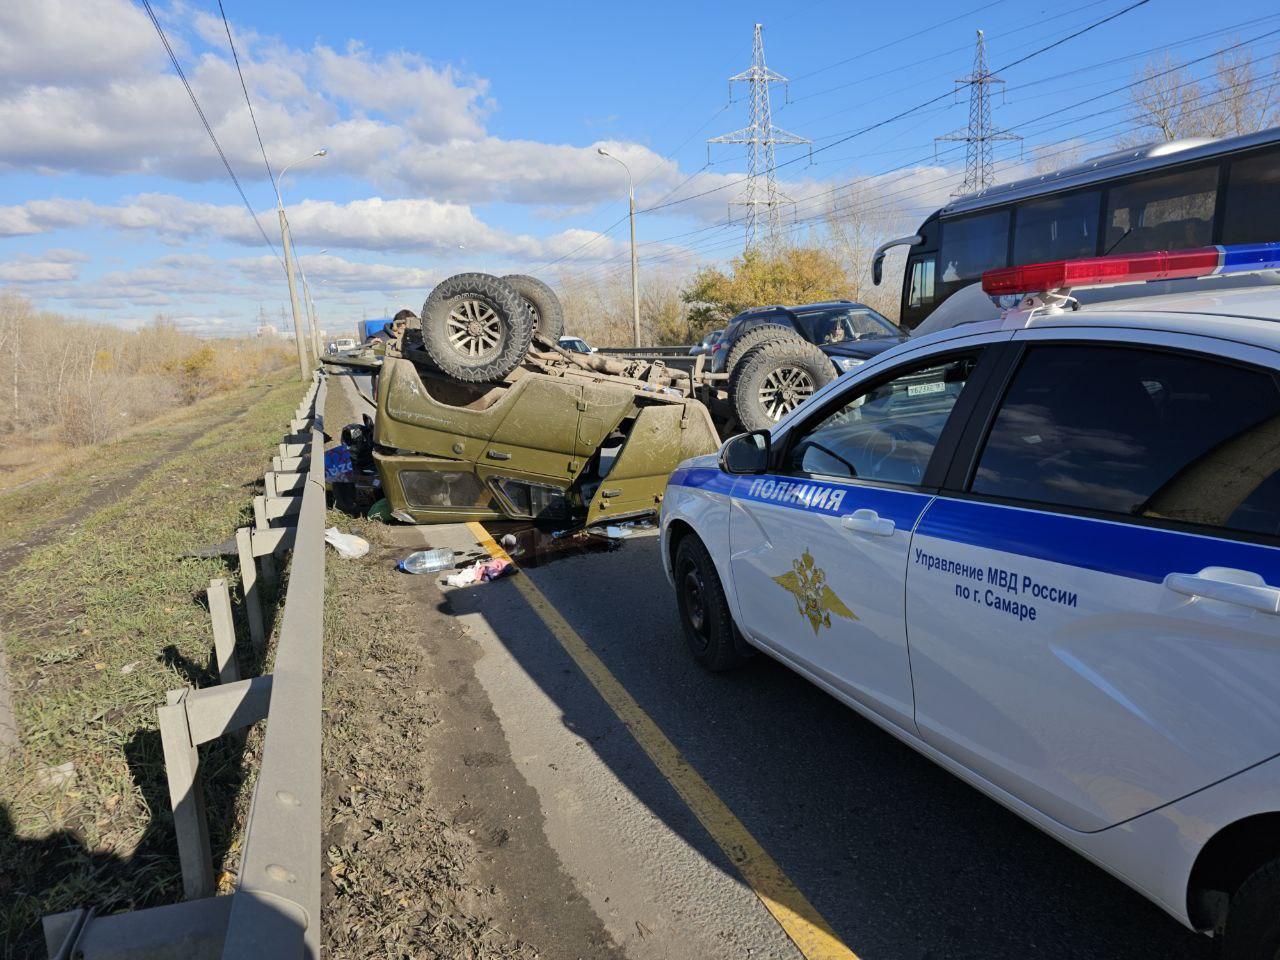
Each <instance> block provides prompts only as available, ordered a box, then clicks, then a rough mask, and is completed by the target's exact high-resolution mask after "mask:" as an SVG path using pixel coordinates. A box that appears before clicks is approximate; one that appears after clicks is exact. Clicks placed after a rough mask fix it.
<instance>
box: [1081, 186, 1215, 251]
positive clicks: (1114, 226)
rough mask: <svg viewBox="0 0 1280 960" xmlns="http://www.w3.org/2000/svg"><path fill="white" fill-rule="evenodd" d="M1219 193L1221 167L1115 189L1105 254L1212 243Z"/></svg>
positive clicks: (1109, 201)
mask: <svg viewBox="0 0 1280 960" xmlns="http://www.w3.org/2000/svg"><path fill="white" fill-rule="evenodd" d="M1217 196H1218V168H1217V166H1212V167H1201V168H1200V169H1198V170H1186V171H1183V172H1181V173H1171V174H1168V175H1166V176H1163V177H1150V178H1147V179H1144V180H1136V181H1133V182H1132V183H1127V184H1122V185H1120V186H1115V187H1112V188H1111V190H1110V192H1109V193H1108V197H1107V219H1106V227H1107V232H1106V237H1105V244H1104V249H1103V252H1104V253H1141V252H1143V251H1146V250H1183V249H1187V248H1189V247H1207V246H1209V245H1210V244H1211V243H1213V207H1214V202H1215V200H1216V199H1217Z"/></svg>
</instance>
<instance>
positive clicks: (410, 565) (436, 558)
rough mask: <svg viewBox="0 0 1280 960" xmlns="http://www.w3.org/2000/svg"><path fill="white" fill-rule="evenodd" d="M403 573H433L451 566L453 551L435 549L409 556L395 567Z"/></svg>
mask: <svg viewBox="0 0 1280 960" xmlns="http://www.w3.org/2000/svg"><path fill="white" fill-rule="evenodd" d="M397 566H399V568H400V569H401V570H403V571H404V572H405V573H435V572H436V571H437V570H444V569H445V568H446V567H452V566H453V551H452V550H445V549H443V548H441V547H436V548H435V549H434V550H418V551H416V552H415V553H411V554H409V555H408V556H407V557H405V558H404V559H403V560H401V561H400V563H399V564H398V565H397Z"/></svg>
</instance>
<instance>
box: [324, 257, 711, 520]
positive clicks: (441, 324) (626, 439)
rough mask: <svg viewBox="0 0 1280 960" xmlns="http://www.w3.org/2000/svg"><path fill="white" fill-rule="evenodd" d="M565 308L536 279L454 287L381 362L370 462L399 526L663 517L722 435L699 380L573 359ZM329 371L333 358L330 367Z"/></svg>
mask: <svg viewBox="0 0 1280 960" xmlns="http://www.w3.org/2000/svg"><path fill="white" fill-rule="evenodd" d="M563 323H564V320H563V312H562V309H561V305H560V303H559V301H558V300H557V299H556V297H555V294H554V293H553V292H552V291H551V289H550V288H549V287H547V286H546V285H545V284H542V283H539V282H538V281H536V280H533V279H532V278H529V277H514V278H505V279H499V278H497V277H492V276H488V275H485V274H461V275H459V276H456V277H451V278H449V279H448V280H445V281H444V282H442V283H441V284H439V285H438V286H437V287H436V288H435V289H434V290H432V292H431V295H430V296H429V297H428V298H427V302H426V303H425V304H424V306H423V310H422V318H421V321H420V323H413V322H411V323H410V325H409V326H408V327H407V328H405V329H404V330H403V331H401V332H400V333H399V335H398V336H397V337H396V339H394V340H392V341H391V342H390V343H389V344H388V345H387V347H386V351H385V356H383V357H381V358H375V357H365V358H362V359H360V360H359V361H358V362H357V363H354V364H347V363H344V361H343V359H342V358H335V359H333V360H330V361H329V362H332V363H336V364H340V365H346V366H359V367H361V368H364V369H369V368H370V367H371V366H372V367H374V368H376V370H377V376H376V379H377V388H376V399H377V411H376V415H375V417H374V418H373V423H372V426H371V429H366V430H363V431H353V435H356V436H360V437H362V438H363V442H364V443H365V444H366V445H367V446H368V449H365V450H358V451H353V454H355V455H356V458H357V459H358V460H359V459H366V460H367V458H368V457H369V456H370V455H371V456H372V460H373V463H374V464H375V465H376V467H377V472H378V476H379V478H380V480H381V485H382V489H383V493H384V495H385V496H386V497H387V499H388V501H389V502H390V505H391V508H392V512H393V515H394V516H395V517H396V518H397V519H400V520H404V521H408V522H412V523H443V522H456V521H460V520H485V519H492V518H497V517H507V518H511V519H532V520H546V521H554V522H555V523H557V524H564V525H566V526H578V525H592V524H596V523H601V522H616V521H618V520H622V519H628V518H635V517H640V516H644V515H650V514H653V513H655V512H656V511H657V510H658V509H659V508H660V505H661V502H662V495H663V491H664V489H665V487H666V482H667V478H668V476H669V475H670V474H671V471H672V470H674V469H675V467H676V465H677V464H679V463H680V461H682V460H684V459H686V458H688V457H692V456H697V455H698V454H703V453H709V452H712V451H714V450H715V449H716V448H717V447H718V445H719V442H720V441H719V436H718V435H717V433H716V429H715V426H714V425H713V423H712V419H711V416H710V414H709V413H708V411H707V408H706V406H705V405H704V404H703V403H702V402H701V401H700V400H699V399H697V398H696V396H695V395H694V394H695V392H696V389H697V386H698V383H697V378H695V377H694V376H693V375H692V374H691V373H690V372H688V371H681V370H672V369H669V368H667V367H666V366H665V365H664V364H663V363H662V362H660V361H657V362H651V361H645V360H630V359H625V358H611V357H605V356H599V355H581V354H575V353H570V352H569V351H567V350H564V349H562V348H560V347H559V346H557V344H556V338H557V336H558V335H559V334H560V332H561V331H562V330H563ZM326 359H328V358H326Z"/></svg>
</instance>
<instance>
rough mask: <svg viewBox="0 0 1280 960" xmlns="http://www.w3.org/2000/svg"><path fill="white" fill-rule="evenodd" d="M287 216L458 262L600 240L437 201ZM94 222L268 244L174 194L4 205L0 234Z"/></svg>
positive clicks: (371, 203) (332, 207) (603, 245)
mask: <svg viewBox="0 0 1280 960" xmlns="http://www.w3.org/2000/svg"><path fill="white" fill-rule="evenodd" d="M288 214H289V225H290V230H291V231H292V234H293V238H294V243H295V244H299V245H305V246H309V247H343V248H350V249H360V250H377V251H416V252H421V253H426V254H432V255H435V256H441V257H455V258H473V259H474V258H476V257H496V258H506V259H513V260H524V261H537V260H541V259H544V258H553V257H559V256H562V255H564V254H568V253H569V252H571V251H572V250H573V249H574V248H575V247H578V246H579V245H580V244H582V243H583V242H584V241H585V240H587V239H589V238H591V237H593V236H596V234H593V233H592V232H591V231H584V230H566V231H563V232H561V233H558V234H553V235H552V236H549V237H532V236H529V235H526V234H514V233H510V232H507V231H503V230H499V229H497V228H495V227H492V226H490V225H488V224H486V223H484V222H483V221H481V220H480V219H479V218H477V217H476V215H475V214H474V213H473V212H472V210H471V208H470V207H467V206H464V205H461V204H456V203H447V202H440V201H436V200H384V199H382V198H380V197H370V198H368V199H365V200H353V201H351V202H350V203H334V202H333V201H331V200H307V201H304V202H302V203H299V204H296V205H294V206H290V207H289V208H288ZM259 219H260V220H262V222H263V225H264V226H265V227H267V228H268V229H269V230H271V232H272V233H274V216H273V215H271V214H269V213H262V214H260V215H259ZM88 224H103V225H106V226H109V227H115V228H117V229H121V230H145V231H148V232H152V233H155V234H157V235H158V236H160V237H162V238H167V239H169V240H175V241H176V240H188V239H191V238H193V237H216V238H218V239H222V240H228V241H231V242H233V243H239V244H244V245H246V246H261V244H262V238H261V235H260V234H259V233H258V230H257V227H256V226H254V223H253V220H252V219H250V218H249V216H248V214H247V212H246V211H245V209H244V207H242V206H239V205H236V204H212V203H200V202H197V201H193V200H186V199H183V198H182V197H175V196H172V195H170V194H143V195H141V196H138V197H131V198H127V199H126V200H125V202H123V203H121V204H118V205H111V204H97V203H92V202H90V201H87V200H34V201H28V202H27V203H24V204H18V205H15V206H10V207H0V235H9V236H20V235H24V234H37V233H47V232H50V231H53V230H57V229H61V228H64V227H73V226H85V225H88ZM272 239H275V238H274V237H273V238H272ZM619 249H621V248H620V246H619V244H618V242H617V241H616V240H613V239H610V238H603V239H602V240H601V241H600V242H598V243H593V244H592V245H591V246H590V248H588V249H586V250H583V251H581V252H580V253H579V254H577V257H578V258H579V259H586V260H591V259H599V258H602V257H607V256H611V255H613V254H614V253H616V252H618V250H619Z"/></svg>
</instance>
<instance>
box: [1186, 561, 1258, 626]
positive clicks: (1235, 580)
mask: <svg viewBox="0 0 1280 960" xmlns="http://www.w3.org/2000/svg"><path fill="white" fill-rule="evenodd" d="M1164 585H1165V586H1166V587H1168V588H1169V589H1170V590H1172V591H1173V592H1174V593H1181V594H1183V595H1184V596H1188V597H1201V598H1203V599H1205V600H1217V601H1220V602H1222V603H1231V604H1235V605H1236V606H1239V607H1247V608H1248V609H1250V610H1258V611H1260V612H1261V613H1270V614H1280V588H1277V587H1273V586H1270V585H1269V584H1268V583H1267V581H1265V580H1263V579H1262V577H1260V576H1258V574H1256V573H1250V572H1249V571H1248V570H1233V569H1232V568H1230V567H1205V568H1204V569H1203V570H1201V571H1200V572H1199V573H1171V574H1169V575H1168V576H1167V577H1165V578H1164Z"/></svg>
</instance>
